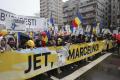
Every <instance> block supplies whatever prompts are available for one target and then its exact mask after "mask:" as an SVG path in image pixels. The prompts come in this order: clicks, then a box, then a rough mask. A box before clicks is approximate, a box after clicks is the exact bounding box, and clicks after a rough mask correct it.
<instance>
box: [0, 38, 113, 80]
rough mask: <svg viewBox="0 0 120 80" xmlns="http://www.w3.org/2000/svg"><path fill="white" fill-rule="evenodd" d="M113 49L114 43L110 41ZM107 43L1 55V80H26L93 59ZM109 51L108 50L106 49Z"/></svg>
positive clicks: (74, 45) (38, 49) (46, 48)
mask: <svg viewBox="0 0 120 80" xmlns="http://www.w3.org/2000/svg"><path fill="white" fill-rule="evenodd" d="M109 45H110V47H109V48H112V41H109ZM105 46H106V41H105V40H104V41H97V42H93V43H82V44H72V45H70V44H67V45H66V46H59V47H54V46H53V47H45V48H35V49H32V50H31V49H25V50H20V51H12V52H3V53H0V80H25V79H28V78H31V77H34V76H36V75H38V74H42V73H44V72H47V71H49V70H52V69H55V68H58V67H61V66H65V65H68V64H71V63H74V62H76V61H80V60H83V59H86V58H88V57H91V56H93V55H95V54H97V53H99V52H101V51H102V50H105ZM106 49H107V48H106Z"/></svg>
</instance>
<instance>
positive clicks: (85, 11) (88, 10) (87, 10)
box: [79, 7, 95, 13]
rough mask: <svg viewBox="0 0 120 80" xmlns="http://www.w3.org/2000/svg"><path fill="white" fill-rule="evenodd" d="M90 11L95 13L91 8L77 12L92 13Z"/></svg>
mask: <svg viewBox="0 0 120 80" xmlns="http://www.w3.org/2000/svg"><path fill="white" fill-rule="evenodd" d="M92 11H95V8H93V7H91V8H87V9H80V10H79V12H80V13H87V12H92Z"/></svg>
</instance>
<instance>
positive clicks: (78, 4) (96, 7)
mask: <svg viewBox="0 0 120 80" xmlns="http://www.w3.org/2000/svg"><path fill="white" fill-rule="evenodd" d="M106 1H107V0H69V1H67V2H65V3H64V6H63V13H64V17H63V19H64V24H67V23H71V20H73V18H74V17H75V16H76V15H75V13H76V12H77V11H79V12H80V13H81V16H82V17H83V20H84V22H85V23H84V25H88V24H89V25H92V24H93V23H94V22H101V21H102V22H103V23H104V25H106V23H107V22H106V21H105V18H106V14H105V13H107V11H106V10H105V8H106V5H105V3H106Z"/></svg>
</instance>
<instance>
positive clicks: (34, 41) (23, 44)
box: [0, 34, 115, 52]
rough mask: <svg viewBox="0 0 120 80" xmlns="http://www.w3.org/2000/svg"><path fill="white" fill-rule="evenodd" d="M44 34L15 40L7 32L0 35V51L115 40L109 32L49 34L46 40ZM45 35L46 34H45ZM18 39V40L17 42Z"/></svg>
mask: <svg viewBox="0 0 120 80" xmlns="http://www.w3.org/2000/svg"><path fill="white" fill-rule="evenodd" d="M43 36H44V35H42V34H36V35H35V36H34V38H29V39H25V38H22V40H19V41H18V40H17V38H16V37H15V34H11V35H10V36H9V37H8V34H7V35H6V36H1V37H0V52H3V51H11V50H19V49H28V48H38V47H50V46H65V45H66V43H71V44H78V43H85V42H86V43H89V42H95V41H100V40H104V39H107V40H115V38H114V37H112V35H111V34H104V35H103V34H99V35H95V34H91V35H89V36H88V35H82V34H79V35H77V36H76V35H72V34H69V35H64V36H63V35H62V36H60V35H59V36H53V35H50V36H49V38H48V37H47V41H45V40H43V39H42V37H43ZM45 36H47V35H45ZM17 41H18V42H17Z"/></svg>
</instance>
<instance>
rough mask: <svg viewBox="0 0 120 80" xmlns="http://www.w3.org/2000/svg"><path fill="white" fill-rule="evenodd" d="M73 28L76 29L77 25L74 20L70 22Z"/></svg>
mask: <svg viewBox="0 0 120 80" xmlns="http://www.w3.org/2000/svg"><path fill="white" fill-rule="evenodd" d="M72 25H73V27H78V24H77V23H76V21H75V19H74V20H73V21H72Z"/></svg>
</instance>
